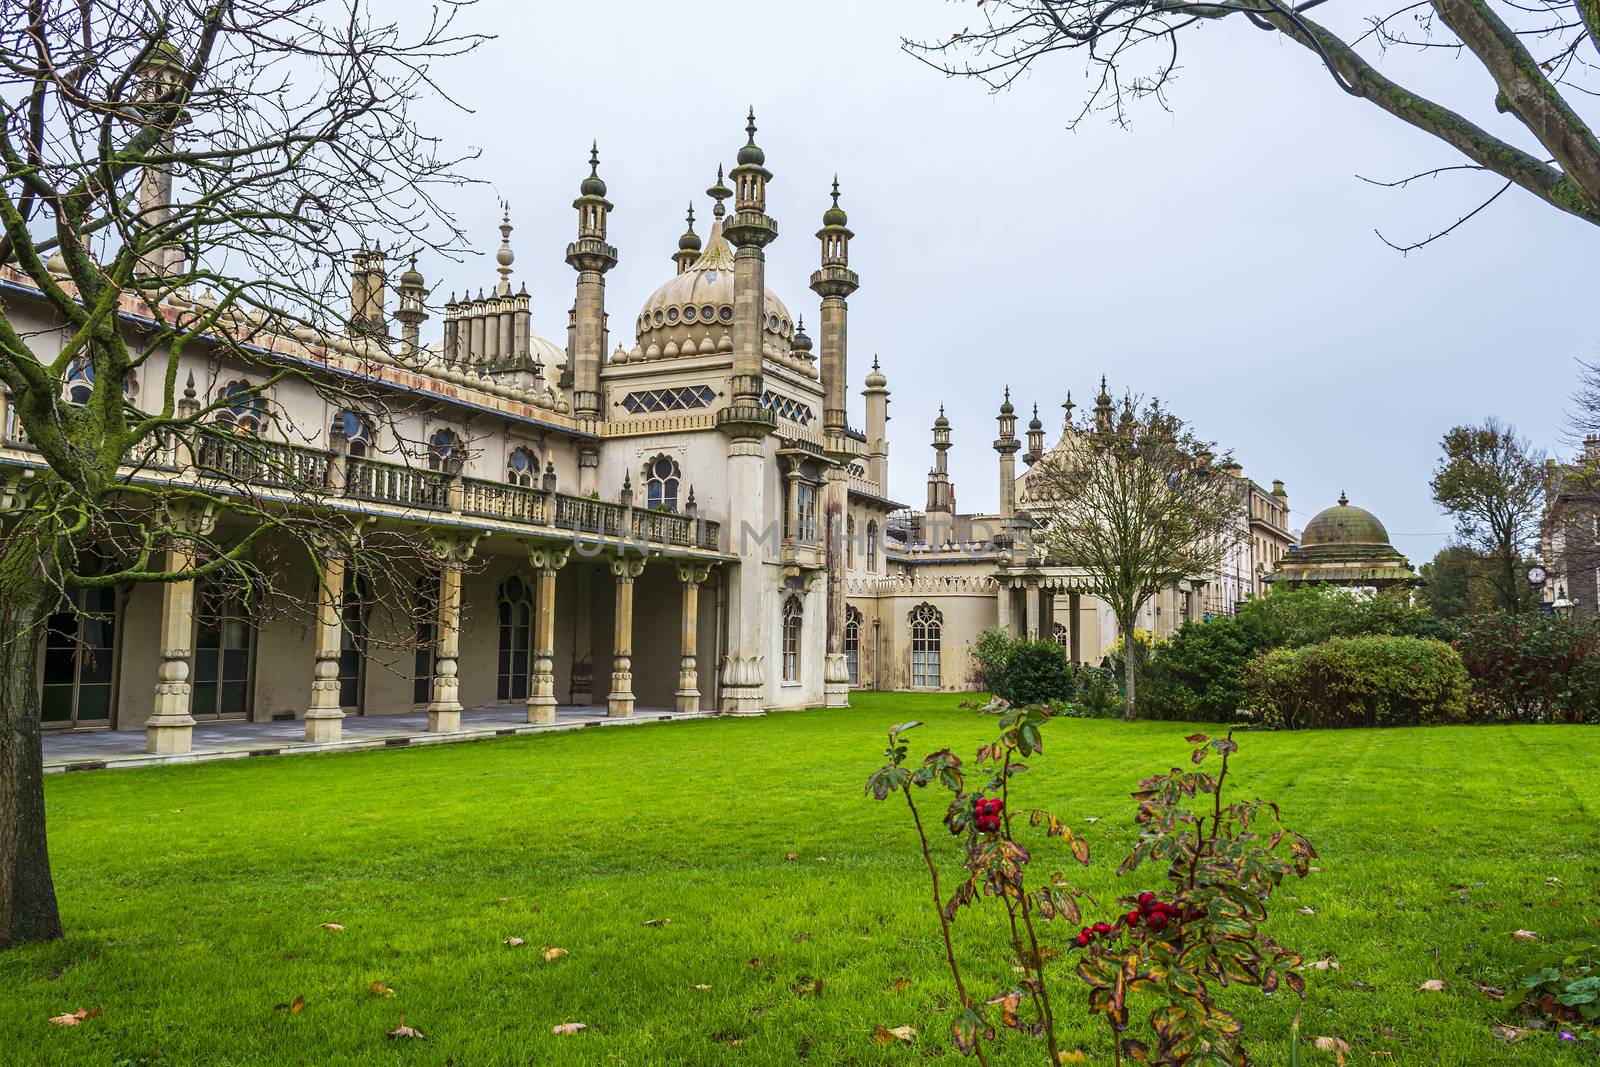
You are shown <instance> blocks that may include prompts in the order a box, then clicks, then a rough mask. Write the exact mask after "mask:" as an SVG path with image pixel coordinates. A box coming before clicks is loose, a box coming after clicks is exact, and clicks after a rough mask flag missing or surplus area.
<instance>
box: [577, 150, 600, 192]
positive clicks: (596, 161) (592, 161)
mask: <svg viewBox="0 0 1600 1067" xmlns="http://www.w3.org/2000/svg"><path fill="white" fill-rule="evenodd" d="M578 191H579V192H581V193H582V194H583V195H584V196H605V195H606V183H605V179H603V178H601V177H600V144H599V142H595V144H594V145H593V146H592V147H590V149H589V176H588V177H587V178H585V179H583V184H582V185H580V186H578Z"/></svg>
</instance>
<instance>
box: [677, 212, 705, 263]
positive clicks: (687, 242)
mask: <svg viewBox="0 0 1600 1067" xmlns="http://www.w3.org/2000/svg"><path fill="white" fill-rule="evenodd" d="M678 249H679V250H680V251H683V252H698V251H700V235H699V234H697V233H695V232H694V205H693V204H690V205H689V228H688V229H687V230H684V231H683V236H682V237H680V238H678Z"/></svg>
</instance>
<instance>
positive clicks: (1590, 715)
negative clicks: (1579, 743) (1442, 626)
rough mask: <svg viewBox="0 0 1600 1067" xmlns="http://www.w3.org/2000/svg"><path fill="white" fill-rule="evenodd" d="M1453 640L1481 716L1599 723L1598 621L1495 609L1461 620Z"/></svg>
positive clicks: (1599, 653) (1474, 705)
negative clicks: (1497, 610) (1492, 611)
mask: <svg viewBox="0 0 1600 1067" xmlns="http://www.w3.org/2000/svg"><path fill="white" fill-rule="evenodd" d="M1453 643H1454V645H1455V648H1456V651H1457V652H1459V653H1460V654H1461V661H1462V663H1464V664H1465V665H1466V668H1467V674H1468V675H1469V676H1470V677H1471V678H1472V705H1473V712H1474V713H1475V714H1476V715H1477V716H1478V717H1479V718H1484V719H1497V720H1509V721H1515V722H1568V723H1600V621H1597V620H1594V619H1590V620H1587V621H1577V622H1575V621H1573V620H1571V619H1561V618H1553V617H1551V616H1547V615H1532V614H1529V615H1508V614H1505V613H1504V612H1496V613H1495V614H1493V615H1480V616H1478V617H1476V618H1471V619H1465V620H1463V621H1462V622H1461V623H1460V624H1459V625H1458V627H1457V629H1456V632H1455V638H1454V641H1453Z"/></svg>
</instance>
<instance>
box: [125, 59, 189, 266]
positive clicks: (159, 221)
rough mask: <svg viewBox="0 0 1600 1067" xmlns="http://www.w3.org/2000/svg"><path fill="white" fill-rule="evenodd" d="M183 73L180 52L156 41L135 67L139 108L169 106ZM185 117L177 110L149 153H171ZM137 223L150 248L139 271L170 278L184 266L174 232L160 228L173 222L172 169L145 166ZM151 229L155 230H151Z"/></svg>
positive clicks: (155, 110) (151, 111)
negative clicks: (177, 129)
mask: <svg viewBox="0 0 1600 1067" xmlns="http://www.w3.org/2000/svg"><path fill="white" fill-rule="evenodd" d="M184 74H185V66H184V62H183V55H182V54H181V53H180V52H179V51H178V50H177V48H176V47H174V46H173V45H172V44H170V43H169V42H167V41H158V42H156V44H155V46H154V47H152V48H151V49H150V53H149V55H148V56H147V57H146V58H145V60H144V62H143V63H142V64H141V65H140V67H139V70H138V79H139V85H138V89H137V92H138V95H139V101H140V108H141V110H143V111H144V112H145V114H146V115H148V116H150V118H151V120H152V121H153V122H154V121H159V119H157V118H156V116H157V115H160V114H161V113H162V112H164V111H165V110H166V109H167V108H169V107H171V106H172V104H173V100H174V94H176V93H178V92H179V91H180V90H181V86H182V79H183V76H184ZM187 121H188V119H187V117H186V116H185V114H184V113H183V112H179V115H178V118H177V120H176V121H175V122H174V123H172V125H171V126H170V127H168V128H166V130H165V135H164V136H163V137H162V139H161V141H160V143H158V144H157V145H156V146H155V147H154V148H152V149H151V154H153V155H154V154H170V153H171V152H172V147H173V137H172V131H173V129H175V128H176V127H178V126H181V125H183V124H184V123H185V122H187ZM138 205H139V215H138V225H137V226H136V227H135V228H134V229H135V232H138V231H144V232H143V233H139V239H140V241H141V242H149V245H150V247H145V248H142V249H141V250H140V254H139V267H138V273H139V274H143V275H147V276H158V277H169V276H171V275H173V274H176V273H178V272H179V270H180V269H181V268H182V265H183V247H182V245H181V244H180V243H179V242H178V241H176V240H175V239H174V236H175V235H173V234H162V233H160V232H159V231H161V230H164V229H166V228H167V227H169V226H170V225H171V224H172V220H173V216H174V214H175V212H174V210H173V201H172V171H171V170H168V169H166V168H164V167H146V168H145V169H144V173H143V174H142V175H141V176H140V179H139V200H138ZM152 231H154V232H152Z"/></svg>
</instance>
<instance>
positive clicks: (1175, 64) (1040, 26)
mask: <svg viewBox="0 0 1600 1067" xmlns="http://www.w3.org/2000/svg"><path fill="white" fill-rule="evenodd" d="M1326 2H1327V0H1300V2H1298V3H1293V2H1286V0H987V2H985V0H978V3H977V6H978V8H979V11H978V12H977V15H976V22H977V24H976V25H972V24H968V25H967V26H964V27H963V28H962V29H961V30H960V31H959V32H956V33H953V34H952V35H951V36H950V37H948V38H946V39H944V40H935V41H913V40H906V41H904V42H903V45H904V47H905V49H906V50H907V51H909V52H910V53H911V54H912V55H914V56H916V57H917V58H919V59H921V60H923V61H924V62H927V63H929V64H930V65H932V66H933V67H935V68H937V69H938V70H940V71H942V72H944V73H945V74H948V75H962V76H970V77H973V78H977V79H979V80H981V81H982V82H984V83H985V84H986V85H988V86H989V87H990V88H992V89H1003V88H1007V87H1009V86H1011V85H1012V84H1014V83H1015V82H1016V80H1017V79H1018V78H1020V77H1022V76H1023V75H1024V74H1026V73H1027V72H1028V71H1030V70H1031V69H1032V68H1033V67H1034V66H1035V65H1037V64H1038V63H1039V62H1041V61H1045V60H1049V59H1053V58H1055V56H1056V55H1057V53H1063V52H1077V53H1078V54H1079V55H1080V56H1081V57H1082V59H1083V61H1084V62H1085V64H1086V65H1087V67H1088V71H1089V86H1090V87H1089V90H1088V93H1087V95H1086V98H1085V100H1084V101H1083V104H1082V106H1081V107H1080V108H1079V109H1078V110H1077V111H1076V112H1075V113H1074V114H1073V115H1072V116H1071V118H1070V120H1069V121H1070V125H1074V126H1075V125H1077V124H1078V123H1079V122H1082V121H1083V120H1084V119H1085V118H1087V117H1088V116H1090V115H1093V114H1096V113H1101V112H1105V113H1109V114H1110V116H1111V117H1112V119H1113V121H1115V122H1117V123H1119V124H1126V123H1127V122H1128V116H1129V112H1128V105H1129V102H1130V101H1132V100H1137V99H1140V98H1144V97H1150V98H1153V99H1154V100H1156V101H1157V102H1158V103H1159V104H1160V105H1161V106H1163V107H1165V106H1166V104H1167V99H1168V93H1169V91H1170V89H1171V87H1172V83H1173V80H1174V78H1175V77H1176V75H1177V73H1178V71H1179V70H1180V69H1181V61H1180V47H1179V46H1180V45H1181V44H1182V43H1184V42H1185V41H1186V40H1188V38H1189V37H1190V36H1191V35H1192V34H1193V33H1194V32H1196V31H1197V30H1198V28H1199V27H1201V26H1203V25H1206V24H1208V23H1215V22H1219V21H1226V22H1229V23H1231V24H1239V25H1249V26H1251V27H1254V28H1255V29H1257V30H1261V31H1265V32H1266V33H1268V34H1271V35H1273V36H1274V37H1279V38H1283V39H1286V40H1289V41H1292V42H1293V43H1295V44H1296V45H1299V46H1300V47H1302V48H1304V49H1305V50H1306V51H1308V52H1309V53H1310V54H1311V55H1312V57H1314V61H1315V62H1317V63H1320V64H1321V65H1322V66H1323V68H1324V69H1325V70H1326V71H1327V73H1328V76H1329V79H1330V80H1331V81H1332V83H1333V85H1334V87H1335V88H1336V89H1338V90H1339V91H1341V92H1343V93H1345V94H1347V95H1349V96H1351V97H1354V98H1356V99H1359V100H1365V101H1367V102H1368V103H1370V104H1372V105H1373V106H1374V107H1377V108H1379V109H1381V110H1382V111H1384V112H1385V113H1386V114H1388V115H1390V116H1391V117H1393V118H1396V119H1399V120H1400V121H1401V122H1405V123H1407V124H1409V125H1411V126H1413V127H1415V128H1416V129H1418V130H1421V131H1422V132H1423V133H1426V134H1428V135H1429V136H1431V137H1433V138H1435V139H1436V140H1438V141H1440V142H1443V143H1444V144H1446V145H1448V146H1450V147H1451V148H1452V149H1454V150H1455V151H1456V152H1458V153H1459V154H1460V155H1461V156H1464V157H1466V161H1465V162H1451V163H1447V164H1442V165H1441V166H1438V167H1434V168H1431V169H1429V170H1427V171H1424V172H1422V173H1421V174H1414V175H1411V176H1410V177H1406V178H1402V179H1400V180H1398V181H1382V182H1378V183H1376V184H1380V185H1388V186H1404V185H1406V184H1408V183H1410V182H1413V181H1417V180H1418V179H1420V178H1424V177H1437V176H1439V175H1443V174H1450V175H1455V174H1471V173H1481V174H1487V175H1493V176H1498V177H1499V178H1500V179H1503V181H1498V182H1495V183H1494V186H1493V189H1492V191H1490V192H1489V193H1488V194H1487V195H1486V196H1484V197H1483V198H1482V201H1481V203H1479V206H1478V207H1477V208H1475V209H1474V210H1472V211H1470V212H1468V213H1466V214H1465V215H1464V216H1462V217H1461V218H1458V219H1457V220H1456V221H1455V222H1454V223H1452V224H1450V225H1449V226H1447V227H1445V228H1444V229H1442V230H1440V231H1438V232H1436V233H1434V234H1432V235H1431V236H1428V237H1425V238H1421V239H1419V240H1416V241H1410V242H1407V243H1405V244H1400V245H1396V244H1393V243H1392V242H1390V243H1391V245H1392V247H1395V248H1397V249H1399V250H1401V251H1410V250H1412V249H1415V248H1419V247H1421V246H1422V245H1425V244H1427V243H1429V242H1430V241H1433V240H1436V239H1438V238H1439V237H1442V236H1444V235H1445V234H1447V233H1449V232H1451V231H1452V230H1454V229H1455V228H1456V227H1457V226H1460V225H1461V224H1462V223H1464V222H1466V221H1467V220H1468V219H1470V218H1472V217H1473V216H1474V215H1476V214H1477V213H1478V212H1479V211H1481V210H1483V209H1484V208H1485V207H1487V206H1488V205H1489V204H1491V203H1493V202H1494V201H1495V200H1496V199H1498V198H1499V197H1500V195H1501V194H1502V193H1504V192H1505V191H1506V190H1507V189H1509V188H1511V186H1513V185H1515V186H1518V187H1519V188H1522V189H1524V190H1526V191H1527V192H1529V193H1532V194H1533V195H1534V196H1537V197H1538V198H1539V199H1541V200H1543V201H1544V202H1545V203H1547V204H1549V205H1550V206H1551V207H1553V208H1555V209H1556V210H1558V211H1562V212H1565V213H1567V214H1569V215H1572V216H1574V217H1576V218H1579V219H1582V220H1583V221H1585V222H1588V223H1591V224H1596V225H1600V139H1597V138H1596V136H1595V134H1594V133H1593V131H1592V130H1591V129H1590V128H1589V125H1588V124H1587V123H1586V122H1585V120H1584V118H1583V117H1582V115H1581V114H1580V113H1579V108H1578V107H1577V106H1576V103H1575V102H1580V101H1587V100H1588V99H1589V98H1592V97H1593V96H1595V95H1596V93H1597V92H1600V84H1596V82H1597V79H1596V77H1595V71H1596V63H1595V58H1596V57H1595V55H1594V50H1595V49H1596V48H1600V36H1597V31H1600V5H1596V4H1595V3H1594V2H1593V0H1418V2H1416V3H1405V4H1396V5H1393V6H1390V7H1388V8H1387V9H1384V8H1380V9H1379V10H1377V11H1375V12H1366V13H1362V14H1361V16H1360V18H1359V29H1358V30H1357V31H1355V32H1350V33H1345V34H1343V35H1341V34H1340V33H1339V32H1336V31H1335V30H1333V29H1330V28H1329V27H1328V26H1325V25H1322V24H1321V23H1319V22H1317V21H1316V20H1314V19H1313V18H1312V17H1311V16H1310V14H1308V13H1309V12H1310V11H1311V10H1312V9H1314V8H1318V7H1320V6H1322V5H1323V4H1324V3H1326ZM1352 21H1354V20H1352ZM1390 48H1405V49H1417V50H1420V51H1422V52H1424V53H1426V54H1428V55H1430V56H1433V57H1435V58H1437V59H1438V60H1443V59H1444V58H1447V57H1448V58H1461V57H1463V56H1465V57H1467V58H1468V59H1469V60H1470V61H1471V62H1474V63H1476V64H1477V65H1478V66H1479V67H1480V68H1481V69H1482V71H1483V73H1484V74H1485V75H1487V81H1486V85H1487V86H1488V87H1490V88H1492V89H1493V94H1492V96H1489V97H1486V99H1485V101H1484V102H1485V103H1488V102H1492V103H1493V105H1494V107H1495V110H1496V111H1497V112H1499V113H1500V114H1501V115H1502V116H1504V119H1503V121H1502V123H1501V125H1502V126H1503V127H1504V128H1503V129H1500V130H1499V132H1491V131H1490V130H1487V129H1484V128H1483V127H1482V126H1479V125H1478V124H1477V123H1475V122H1472V121H1471V120H1470V119H1468V118H1466V117H1465V116H1464V115H1462V114H1460V112H1459V110H1457V109H1459V108H1464V107H1465V106H1466V105H1467V103H1468V102H1467V101H1459V100H1458V101H1454V102H1453V103H1454V104H1455V106H1454V107H1451V106H1448V102H1446V101H1444V100H1440V99H1433V98H1430V97H1429V96H1427V95H1424V94H1423V93H1421V92H1418V91H1417V90H1416V88H1415V87H1414V86H1411V85H1402V84H1400V83H1398V82H1396V81H1394V80H1392V79H1391V78H1389V77H1387V76H1385V75H1384V74H1382V73H1380V72H1379V71H1378V69H1377V67H1376V65H1375V60H1376V59H1377V57H1378V56H1381V54H1382V53H1383V52H1384V51H1385V50H1386V49H1390ZM1363 52H1366V53H1367V55H1363ZM1369 56H1370V57H1371V58H1369ZM1386 240H1387V239H1386Z"/></svg>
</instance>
